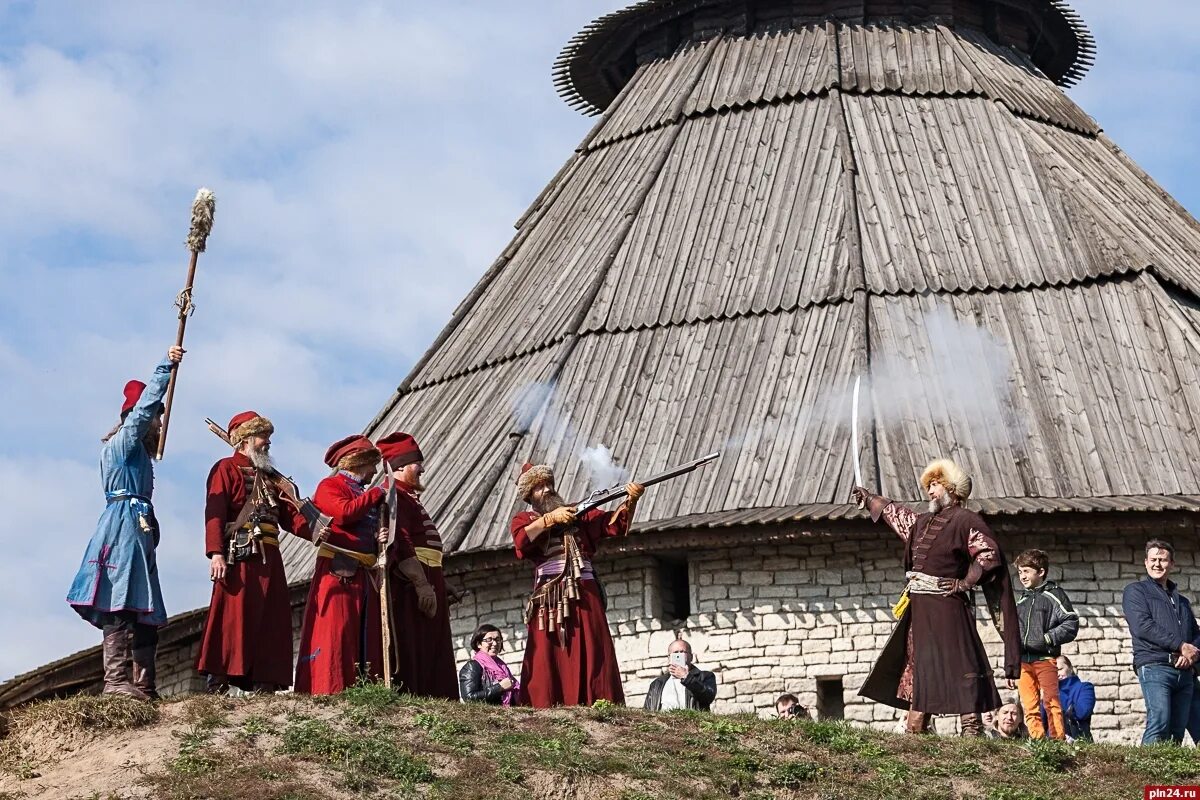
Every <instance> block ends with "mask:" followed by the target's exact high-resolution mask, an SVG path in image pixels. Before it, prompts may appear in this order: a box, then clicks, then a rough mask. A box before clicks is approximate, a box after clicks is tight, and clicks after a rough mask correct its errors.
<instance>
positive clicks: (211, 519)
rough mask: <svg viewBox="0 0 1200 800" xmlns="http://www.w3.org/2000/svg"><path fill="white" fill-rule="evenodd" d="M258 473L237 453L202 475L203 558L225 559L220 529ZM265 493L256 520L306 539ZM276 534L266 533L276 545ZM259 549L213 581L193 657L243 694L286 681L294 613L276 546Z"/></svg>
mask: <svg viewBox="0 0 1200 800" xmlns="http://www.w3.org/2000/svg"><path fill="white" fill-rule="evenodd" d="M256 473H257V470H255V469H254V467H253V466H252V465H251V463H250V459H248V458H247V457H246V456H245V455H243V454H242V453H234V454H233V455H232V456H230V457H229V458H223V459H221V460H220V461H218V462H217V463H216V464H214V465H213V468H212V470H211V471H210V472H209V473H208V499H207V502H206V503H205V506H204V550H205V554H206V555H207V556H208V557H209V558H212V556H213V555H216V554H222V555H227V553H226V536H225V526H226V525H228V524H231V523H233V522H236V521H237V517H238V514H239V513H240V512H241V510H242V507H243V506H244V505H245V504H246V500H247V497H248V496H249V494H250V490H251V488H252V487H253V485H254V479H255V474H256ZM265 491H266V492H267V493H269V494H270V496H271V497H273V498H275V505H274V506H273V507H272V506H267V505H264V506H263V507H262V508H260V509H259V513H260V516H259V519H260V523H261V524H264V525H267V526H270V525H274V526H275V527H277V528H280V529H282V530H284V531H288V532H290V533H292V534H295V535H296V536H300V537H302V538H304V539H309V538H311V534H310V532H309V529H308V523H307V522H306V521H305V519H304V517H303V516H301V515H300V513H299V512H297V511H296V510H295V509H293V508H292V506H290V505H288V504H287V503H286V502H285V501H283V500H280V499H279V496H278V493H276V492H275V491H274V488H273V487H266V489H265ZM279 535H280V534H279V533H277V532H275V533H271V532H268V533H267V536H269V537H271V538H274V539H276V540H278V537H279ZM260 548H261V552H260V553H255V554H254V555H252V556H251V557H250V558H249V559H248V560H246V561H240V562H238V563H237V564H230V565H229V568H228V570H227V571H226V573H225V578H224V580H221V581H217V582H216V583H214V584H213V591H212V600H211V602H210V603H209V607H208V619H207V621H206V622H205V624H204V634H203V636H202V638H201V640H200V654H199V656H198V657H197V659H196V669H197V670H199V671H200V672H201V673H203V674H206V675H214V676H218V677H220V678H225V679H227V680H228V682H229V683H231V684H233V685H235V686H238V687H240V688H242V689H246V690H250V689H253V688H255V686H256V685H258V686H260V687H263V686H270V687H276V688H286V687H287V686H290V685H291V683H292V608H291V602H290V598H289V593H288V586H287V576H286V575H285V574H284V571H283V559H282V558H280V556H279V545H278V544H277V543H272V542H270V541H265V540H264V541H262V542H261V543H260Z"/></svg>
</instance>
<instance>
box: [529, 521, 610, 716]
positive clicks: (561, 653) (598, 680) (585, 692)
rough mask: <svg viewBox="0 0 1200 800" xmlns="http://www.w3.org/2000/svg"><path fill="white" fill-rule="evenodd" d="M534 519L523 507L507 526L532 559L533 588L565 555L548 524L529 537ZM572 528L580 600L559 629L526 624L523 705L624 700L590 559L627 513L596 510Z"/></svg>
mask: <svg viewBox="0 0 1200 800" xmlns="http://www.w3.org/2000/svg"><path fill="white" fill-rule="evenodd" d="M537 518H538V515H537V514H535V513H533V512H532V511H526V512H523V513H520V514H517V515H516V516H515V517H513V519H512V525H511V529H512V537H513V546H514V548H515V549H516V552H517V558H521V559H525V560H527V561H532V562H533V565H534V570H535V572H534V589H535V590H536V589H537V588H538V587H539V586H541V585H542V584H543V583H545V582H546V581H547V580H550V579H551V578H553V576H554V574H557V572H561V569H559V565H560V564H561V562H562V561H563V557H564V551H563V540H562V532H563V529H561V528H552V529H550V530H549V531H546V532H545V533H543V534H542V535H541V536H539V537H538V538H537V539H536V540H535V541H532V542H531V541H529V538H528V537H527V536H526V535H525V526H527V525H529V523H531V522H533V521H534V520H536V519H537ZM573 528H574V531H575V535H576V536H577V541H578V543H579V550H580V552H581V554H582V555H583V557H584V559H585V568H584V571H583V575H582V577H581V579H580V580H579V599H578V600H577V601H575V602H573V603H571V613H570V615H569V616H568V617H567V618H565V619H564V620H563V623H562V627H561V628H559V629H558V630H557V631H553V632H551V631H550V630H549V629H548V628H547V629H545V630H542V629H541V628H540V627H539V625H538V621H537V618H536V617H535V618H534V619H532V620H531V621H530V622H529V625H528V639H527V640H526V643H525V659H524V661H523V662H522V664H521V704H522V705H530V706H533V707H535V708H549V707H550V706H560V705H561V706H574V705H591V704H592V703H594V702H595V701H597V700H608V701H610V702H613V703H624V702H625V692H624V691H623V690H622V689H621V671H620V669H619V667H618V665H617V654H616V651H615V650H614V649H613V641H612V635H611V634H610V633H609V631H608V618H607V617H606V616H605V614H604V605H603V601H602V600H601V598H600V590H599V589H598V588H597V587H596V581H595V579H594V578H593V577H592V573H591V558H592V556H593V555H594V554H595V552H596V545H597V544H598V543H599V542H600V540H601V539H603V538H605V537H607V536H624V535H625V534H626V533H628V532H629V514H628V512H627V510H626V508H625V506H621V508H620V509H618V510H617V511H616V512H615V513H614V512H611V511H601V510H599V509H594V510H592V511H589V512H587V513H586V514H584V515H583V517H582V518H581V519H580V520H578V521H577V522H576V523H575V525H574V526H573Z"/></svg>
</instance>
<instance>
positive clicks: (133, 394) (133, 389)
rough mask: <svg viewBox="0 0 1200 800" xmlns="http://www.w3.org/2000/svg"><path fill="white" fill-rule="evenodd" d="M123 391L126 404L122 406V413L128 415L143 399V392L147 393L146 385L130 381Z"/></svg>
mask: <svg viewBox="0 0 1200 800" xmlns="http://www.w3.org/2000/svg"><path fill="white" fill-rule="evenodd" d="M122 391H123V393H124V395H125V402H124V403H123V404H122V405H121V413H122V414H128V413H129V412H130V411H132V410H133V407H134V406H136V405H137V401H138V400H141V399H142V392H144V391H146V384H144V383H142V382H141V381H130V382H129V383H127V384H125V388H124V389H123V390H122Z"/></svg>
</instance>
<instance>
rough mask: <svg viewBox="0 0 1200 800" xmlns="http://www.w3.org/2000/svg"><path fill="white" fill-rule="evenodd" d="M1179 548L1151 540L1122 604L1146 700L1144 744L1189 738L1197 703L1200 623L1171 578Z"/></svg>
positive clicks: (1135, 664) (1147, 544)
mask: <svg viewBox="0 0 1200 800" xmlns="http://www.w3.org/2000/svg"><path fill="white" fill-rule="evenodd" d="M1174 566H1175V548H1173V547H1171V545H1170V544H1168V543H1167V542H1164V541H1163V540H1161V539H1151V540H1150V541H1148V542H1146V577H1144V578H1142V579H1141V580H1140V581H1134V582H1133V583H1131V584H1129V585H1128V586H1126V587H1125V594H1124V597H1123V598H1122V607H1123V609H1124V611H1125V620H1126V622H1128V623H1129V634H1130V636H1131V637H1132V638H1133V669H1134V671H1135V672H1136V673H1137V676H1138V682H1139V683H1140V684H1141V685H1142V696H1143V697H1144V698H1145V700H1146V731H1145V733H1144V734H1142V744H1154V743H1156V742H1166V741H1173V742H1175V743H1176V744H1180V743H1182V742H1183V732H1184V730H1185V728H1186V727H1187V723H1188V712H1189V711H1190V710H1191V707H1192V687H1193V674H1192V668H1193V667H1195V666H1196V663H1197V661H1200V627H1198V626H1197V625H1196V617H1195V615H1194V614H1193V613H1192V606H1191V604H1190V603H1189V602H1188V600H1187V598H1186V597H1184V596H1183V595H1181V594H1179V591H1178V587H1177V586H1176V585H1175V581H1172V580H1170V579H1168V577H1167V576H1168V575H1169V574H1170V573H1171V569H1172V568H1173V567H1174Z"/></svg>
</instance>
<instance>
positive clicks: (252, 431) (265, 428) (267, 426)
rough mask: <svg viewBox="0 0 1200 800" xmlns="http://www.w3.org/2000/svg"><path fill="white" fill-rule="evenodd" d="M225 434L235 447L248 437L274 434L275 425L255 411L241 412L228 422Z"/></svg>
mask: <svg viewBox="0 0 1200 800" xmlns="http://www.w3.org/2000/svg"><path fill="white" fill-rule="evenodd" d="M225 432H226V433H228V434H229V443H230V444H232V445H233V446H234V447H237V446H238V445H239V444H241V443H242V442H243V441H245V439H246V437H248V436H270V435H271V434H272V433H274V432H275V425H274V424H272V423H271V420H269V419H267V418H266V417H264V416H263V415H262V414H259V413H258V412H257V411H243V412H242V413H240V414H235V415H234V417H233V419H231V420H229V427H228V428H226V429H225Z"/></svg>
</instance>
